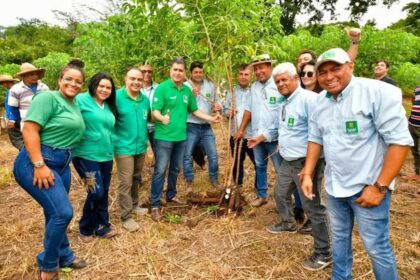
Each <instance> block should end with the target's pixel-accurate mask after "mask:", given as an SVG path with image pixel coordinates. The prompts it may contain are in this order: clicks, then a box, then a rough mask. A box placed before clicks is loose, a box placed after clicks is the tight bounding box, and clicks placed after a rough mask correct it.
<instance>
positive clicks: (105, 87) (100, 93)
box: [94, 79, 112, 104]
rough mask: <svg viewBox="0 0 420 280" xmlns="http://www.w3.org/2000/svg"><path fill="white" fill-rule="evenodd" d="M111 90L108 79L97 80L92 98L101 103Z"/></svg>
mask: <svg viewBox="0 0 420 280" xmlns="http://www.w3.org/2000/svg"><path fill="white" fill-rule="evenodd" d="M111 92H112V84H111V81H110V80H108V79H102V80H100V81H99V84H98V87H97V88H96V90H95V95H94V98H95V99H96V101H98V102H99V103H101V104H102V103H103V102H104V101H105V100H106V99H108V98H109V96H110V95H111Z"/></svg>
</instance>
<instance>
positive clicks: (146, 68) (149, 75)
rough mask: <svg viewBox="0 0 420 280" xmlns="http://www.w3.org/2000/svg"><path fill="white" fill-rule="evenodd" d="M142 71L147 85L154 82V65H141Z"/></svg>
mask: <svg viewBox="0 0 420 280" xmlns="http://www.w3.org/2000/svg"><path fill="white" fill-rule="evenodd" d="M140 71H141V73H142V74H143V81H144V84H145V85H146V86H151V85H152V82H153V67H152V65H142V66H140Z"/></svg>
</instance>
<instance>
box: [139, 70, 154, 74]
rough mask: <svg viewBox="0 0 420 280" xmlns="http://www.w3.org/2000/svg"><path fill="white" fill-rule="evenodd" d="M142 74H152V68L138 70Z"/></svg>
mask: <svg viewBox="0 0 420 280" xmlns="http://www.w3.org/2000/svg"><path fill="white" fill-rule="evenodd" d="M140 71H141V72H142V73H143V74H146V73H149V74H152V73H153V71H152V70H140Z"/></svg>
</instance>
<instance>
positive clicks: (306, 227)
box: [299, 220, 312, 234]
mask: <svg viewBox="0 0 420 280" xmlns="http://www.w3.org/2000/svg"><path fill="white" fill-rule="evenodd" d="M299 233H302V234H312V223H311V220H307V221H306V223H304V224H303V226H302V227H301V228H300V229H299Z"/></svg>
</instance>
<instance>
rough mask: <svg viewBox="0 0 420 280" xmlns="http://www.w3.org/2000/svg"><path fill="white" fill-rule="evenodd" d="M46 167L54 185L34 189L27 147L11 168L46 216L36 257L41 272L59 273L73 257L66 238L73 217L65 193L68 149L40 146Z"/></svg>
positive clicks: (68, 161)
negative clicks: (60, 268) (43, 233)
mask: <svg viewBox="0 0 420 280" xmlns="http://www.w3.org/2000/svg"><path fill="white" fill-rule="evenodd" d="M41 153H42V157H43V158H44V162H45V164H46V165H47V166H48V167H49V168H50V169H51V171H52V172H53V173H54V177H55V181H54V185H53V186H51V187H50V188H49V189H45V188H42V189H39V188H38V186H34V185H33V184H32V183H33V179H34V166H33V164H32V162H31V160H30V158H29V155H28V152H27V151H26V148H23V149H22V150H21V151H20V153H19V154H18V156H17V158H16V160H15V164H14V167H13V174H14V175H15V179H16V181H17V182H18V184H19V185H20V186H21V187H22V188H23V189H24V190H25V191H26V192H27V193H28V194H29V195H30V196H32V197H33V198H34V199H35V200H36V201H37V202H38V203H39V204H40V205H41V207H42V208H43V210H44V216H45V236H44V251H43V252H42V253H40V254H39V255H38V256H37V262H38V266H39V268H40V270H41V271H45V272H53V271H58V269H59V267H62V266H68V265H70V264H71V263H73V261H74V259H75V258H76V257H75V256H74V254H73V251H72V250H71V249H70V243H69V241H68V239H67V233H66V231H67V226H68V225H69V223H70V221H71V219H72V218H73V208H72V206H71V203H70V200H69V196H68V192H69V189H70V180H71V173H70V167H69V164H70V161H71V150H70V149H58V148H52V147H49V146H46V145H42V146H41Z"/></svg>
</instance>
